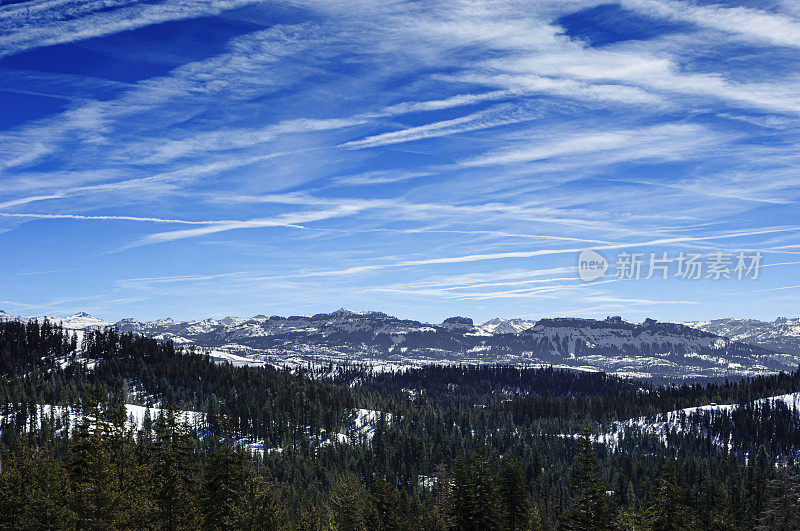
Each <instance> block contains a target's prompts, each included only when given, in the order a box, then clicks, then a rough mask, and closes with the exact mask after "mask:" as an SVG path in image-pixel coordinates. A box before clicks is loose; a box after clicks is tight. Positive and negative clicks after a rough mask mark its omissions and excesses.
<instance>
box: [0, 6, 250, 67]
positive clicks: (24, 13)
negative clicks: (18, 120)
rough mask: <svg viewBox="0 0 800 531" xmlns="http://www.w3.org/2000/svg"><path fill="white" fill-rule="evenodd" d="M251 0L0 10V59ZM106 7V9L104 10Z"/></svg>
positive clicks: (206, 13) (218, 10) (204, 13)
mask: <svg viewBox="0 0 800 531" xmlns="http://www.w3.org/2000/svg"><path fill="white" fill-rule="evenodd" d="M255 1H257V0H214V1H210V2H209V1H198V0H180V1H166V2H162V3H157V4H135V3H133V2H129V1H125V0H123V1H113V0H112V1H111V2H85V3H83V4H82V3H79V2H43V5H40V6H34V9H32V10H30V9H29V8H28V6H25V7H24V8H21V7H18V6H17V5H16V4H11V5H10V6H3V7H0V29H4V30H6V31H5V32H4V33H5V34H4V35H0V57H2V56H7V55H13V54H17V53H20V52H24V51H26V50H30V49H32V48H40V47H42V46H52V45H54V44H64V43H68V42H75V41H81V40H85V39H90V38H92V37H99V36H102V35H110V34H113V33H119V32H121V31H129V30H132V29H137V28H142V27H145V26H150V25H153V24H160V23H163V22H168V21H171V20H183V19H187V18H198V17H204V16H209V15H216V14H219V13H221V12H223V11H226V10H229V9H234V8H237V7H241V6H244V5H247V4H252V3H254V2H255ZM108 8H112V9H110V10H109V9H108Z"/></svg>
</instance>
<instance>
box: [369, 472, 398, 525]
mask: <svg viewBox="0 0 800 531" xmlns="http://www.w3.org/2000/svg"><path fill="white" fill-rule="evenodd" d="M372 501H373V505H374V507H375V513H376V514H377V521H376V522H375V523H373V524H372V525H371V526H370V527H372V528H373V529H380V530H382V531H389V530H393V529H397V528H398V526H399V525H400V516H399V514H398V508H399V506H400V493H399V492H397V488H396V487H394V486H392V485H390V484H389V482H388V481H386V480H385V479H383V478H378V479H376V480H375V482H374V483H373V485H372Z"/></svg>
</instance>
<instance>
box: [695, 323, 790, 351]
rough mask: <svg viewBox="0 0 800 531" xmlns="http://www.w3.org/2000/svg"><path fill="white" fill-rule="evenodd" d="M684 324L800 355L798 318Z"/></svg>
mask: <svg viewBox="0 0 800 531" xmlns="http://www.w3.org/2000/svg"><path fill="white" fill-rule="evenodd" d="M684 324H686V325H688V326H691V327H693V328H698V329H700V330H705V331H706V332H711V333H712V334H717V335H720V336H725V337H729V338H731V339H734V340H736V341H743V342H745V343H750V344H753V345H760V346H762V347H766V348H769V349H772V350H776V351H779V352H788V353H790V354H800V318H794V319H789V318H787V317H779V318H778V319H775V320H774V321H759V320H757V319H714V320H711V321H694V322H687V323H684Z"/></svg>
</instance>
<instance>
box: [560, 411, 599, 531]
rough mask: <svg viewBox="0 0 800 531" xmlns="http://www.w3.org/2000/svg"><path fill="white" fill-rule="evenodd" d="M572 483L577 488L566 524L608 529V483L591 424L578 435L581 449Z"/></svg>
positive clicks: (571, 527)
mask: <svg viewBox="0 0 800 531" xmlns="http://www.w3.org/2000/svg"><path fill="white" fill-rule="evenodd" d="M570 486H571V488H572V492H573V501H572V507H570V509H569V511H567V514H566V515H565V517H564V521H563V527H564V528H565V529H574V530H584V529H586V530H588V529H593V530H594V529H608V528H609V526H610V521H611V517H610V516H611V515H610V511H609V508H608V500H607V495H606V485H605V482H604V481H603V478H602V476H601V473H600V464H599V462H598V460H597V456H596V455H595V453H594V450H593V449H592V441H591V432H590V431H589V427H588V426H587V427H585V428H584V429H583V433H582V434H581V436H580V438H579V439H578V453H577V455H576V456H575V461H574V463H573V466H572V478H571V482H570Z"/></svg>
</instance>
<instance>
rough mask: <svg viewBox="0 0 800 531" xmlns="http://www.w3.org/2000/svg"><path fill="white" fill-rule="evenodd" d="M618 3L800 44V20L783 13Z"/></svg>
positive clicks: (758, 38)
mask: <svg viewBox="0 0 800 531" xmlns="http://www.w3.org/2000/svg"><path fill="white" fill-rule="evenodd" d="M621 4H622V5H623V6H624V7H626V8H628V9H633V10H636V11H639V12H641V13H644V14H646V15H649V16H652V17H656V18H662V19H667V20H672V21H677V22H690V23H692V24H697V25H698V26H702V27H705V28H710V29H714V30H719V31H723V32H725V33H729V34H731V35H736V36H739V37H741V38H743V39H746V40H748V41H751V42H756V43H759V44H770V45H776V46H793V47H800V21H798V20H797V19H795V18H793V17H790V16H786V15H783V14H778V13H769V12H767V11H761V10H758V9H752V8H748V7H740V6H735V7H734V6H726V5H724V4H709V5H698V4H695V3H690V2H681V1H676V0H622V1H621Z"/></svg>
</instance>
